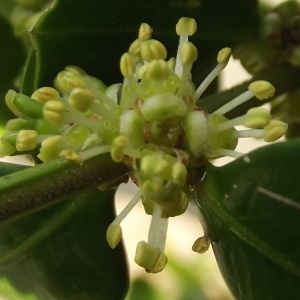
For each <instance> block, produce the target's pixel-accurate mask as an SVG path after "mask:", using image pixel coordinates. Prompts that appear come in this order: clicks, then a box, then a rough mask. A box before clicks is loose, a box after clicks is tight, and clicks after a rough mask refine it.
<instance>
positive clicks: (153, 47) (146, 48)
mask: <svg viewBox="0 0 300 300" xmlns="http://www.w3.org/2000/svg"><path fill="white" fill-rule="evenodd" d="M141 56H142V59H143V60H144V61H145V62H150V61H152V60H154V59H165V58H166V57H167V49H166V47H165V46H164V45H163V44H162V43H161V42H159V41H157V40H153V39H152V40H148V41H145V42H143V43H142V44H141Z"/></svg>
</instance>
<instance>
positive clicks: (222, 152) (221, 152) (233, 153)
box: [213, 148, 244, 158]
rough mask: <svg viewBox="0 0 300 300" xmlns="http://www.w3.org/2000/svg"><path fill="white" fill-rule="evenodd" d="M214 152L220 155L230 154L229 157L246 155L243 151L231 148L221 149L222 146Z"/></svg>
mask: <svg viewBox="0 0 300 300" xmlns="http://www.w3.org/2000/svg"><path fill="white" fill-rule="evenodd" d="M213 154H216V155H220V156H229V157H233V158H239V157H241V156H242V155H244V153H241V152H238V151H234V150H230V149H221V148H220V149H217V150H214V151H213Z"/></svg>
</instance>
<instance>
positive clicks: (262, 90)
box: [213, 80, 275, 115]
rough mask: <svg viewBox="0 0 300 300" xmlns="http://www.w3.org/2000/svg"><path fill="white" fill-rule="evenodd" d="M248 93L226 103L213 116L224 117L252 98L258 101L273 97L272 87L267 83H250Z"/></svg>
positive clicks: (260, 81) (273, 90)
mask: <svg viewBox="0 0 300 300" xmlns="http://www.w3.org/2000/svg"><path fill="white" fill-rule="evenodd" d="M248 89H249V90H248V91H246V92H244V93H242V94H241V95H239V96H237V97H235V98H234V99H232V100H231V101H230V102H228V103H226V104H225V105H223V106H221V107H220V108H219V109H217V110H216V111H214V112H213V113H214V114H219V115H224V114H226V113H227V112H229V111H231V110H232V109H234V108H235V107H237V106H238V105H241V104H242V103H244V102H246V101H248V100H250V99H251V98H252V97H254V96H255V97H256V98H258V99H259V100H264V99H268V98H270V97H273V95H274V93H275V88H274V86H273V85H272V84H271V83H269V82H268V81H263V80H259V81H254V82H252V83H251V84H250V85H249V87H248Z"/></svg>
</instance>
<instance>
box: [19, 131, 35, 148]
mask: <svg viewBox="0 0 300 300" xmlns="http://www.w3.org/2000/svg"><path fill="white" fill-rule="evenodd" d="M37 137H38V133H37V132H36V131H35V130H20V131H19V132H18V135H17V139H16V149H17V150H18V151H20V152H22V151H29V150H33V149H35V148H36V146H37V143H38V142H37Z"/></svg>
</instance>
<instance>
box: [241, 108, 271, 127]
mask: <svg viewBox="0 0 300 300" xmlns="http://www.w3.org/2000/svg"><path fill="white" fill-rule="evenodd" d="M270 120H271V115H270V111H269V110H268V109H266V108H262V107H254V108H251V109H249V110H248V111H247V114H246V115H245V121H244V126H246V127H249V128H263V127H265V126H267V125H268V124H269V122H270Z"/></svg>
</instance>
